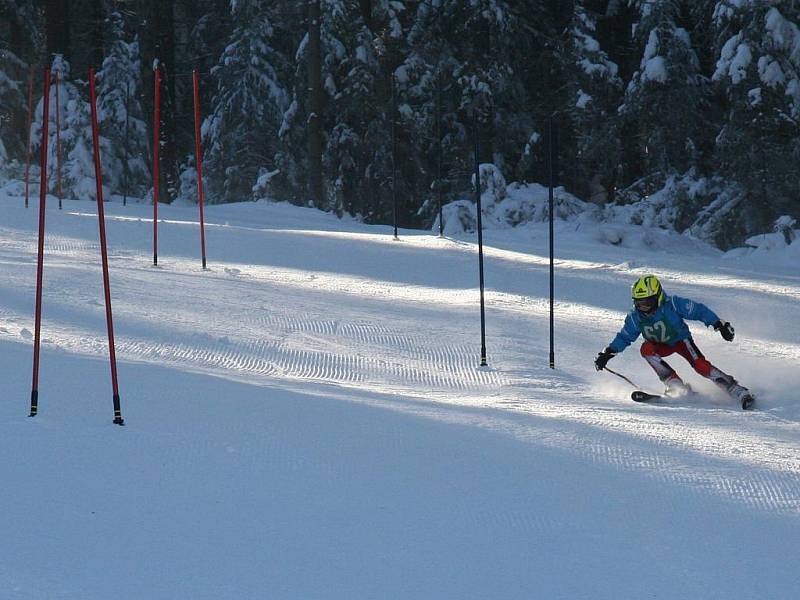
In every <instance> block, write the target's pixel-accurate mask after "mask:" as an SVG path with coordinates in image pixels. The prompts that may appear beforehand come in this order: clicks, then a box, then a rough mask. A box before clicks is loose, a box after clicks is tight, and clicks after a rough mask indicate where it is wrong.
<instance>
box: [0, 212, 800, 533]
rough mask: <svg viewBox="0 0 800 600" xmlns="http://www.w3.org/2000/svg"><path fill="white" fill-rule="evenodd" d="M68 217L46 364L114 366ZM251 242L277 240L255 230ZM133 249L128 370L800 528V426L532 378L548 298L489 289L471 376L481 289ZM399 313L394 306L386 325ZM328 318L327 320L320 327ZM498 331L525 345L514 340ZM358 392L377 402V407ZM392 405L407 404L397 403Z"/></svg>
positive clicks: (51, 276) (23, 265)
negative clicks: (447, 428)
mask: <svg viewBox="0 0 800 600" xmlns="http://www.w3.org/2000/svg"><path fill="white" fill-rule="evenodd" d="M68 216H69V217H72V218H73V220H74V219H78V221H79V225H80V227H81V228H82V229H83V231H85V232H86V236H87V237H86V238H81V237H71V236H68V235H63V234H59V233H55V234H48V236H47V239H46V244H45V300H44V302H45V311H44V322H43V329H42V337H43V348H44V351H45V352H44V358H43V360H44V361H46V360H47V356H46V355H47V353H48V352H49V351H52V350H56V349H57V350H59V351H63V352H68V353H74V354H82V355H90V356H95V357H105V356H107V353H108V347H107V340H106V337H105V329H104V320H103V319H104V312H103V304H102V302H99V301H98V300H101V299H102V297H101V296H100V295H99V294H98V291H101V290H102V287H101V275H100V269H99V266H98V264H97V262H98V256H99V245H98V243H97V242H96V241H93V240H94V237H92V236H96V231H95V230H94V229H92V228H90V227H88V225H89V224H93V225H95V226H96V221H94V222H92V221H91V220H89V217H91V218H94V219H95V220H96V216H95V215H91V214H88V213H70V214H69V215H68ZM143 221H145V222H146V219H144V220H143V219H135V218H125V217H111V218H110V223H113V227H115V228H120V227H121V228H124V227H140V226H141V225H142V222H143ZM165 223H167V224H169V223H173V224H179V225H180V226H185V225H193V226H194V225H195V224H193V223H187V222H182V223H178V221H165ZM210 227H212V228H213V227H214V224H213V223H212V224H210ZM217 230H218V231H219V234H220V236H221V235H222V233H223V232H224V233H225V235H228V236H233V235H235V233H236V231H237V229H236V228H233V227H231V228H228V227H225V228H222V227H219V228H218V229H217ZM0 233H1V234H2V235H0V262H1V263H2V264H3V265H5V266H8V267H9V268H8V269H6V272H5V274H4V279H2V280H0V286H2V288H3V289H4V290H5V291H7V292H8V294H7V296H8V297H10V298H12V297H16V296H15V295H17V294H18V295H19V297H20V298H22V297H25V298H32V296H33V289H34V288H33V285H34V281H33V279H32V277H31V274H32V271H31V265H35V260H36V239H35V233H32V232H31V231H30V230H27V231H25V230H17V229H14V228H10V227H2V228H0ZM247 233H248V235H251V236H265V237H266V236H274V235H283V234H281V233H280V232H275V231H271V230H266V229H265V230H260V229H256V228H250V229H248V231H247ZM162 235H165V237H166V235H167V234H162ZM310 235H311V238H313V239H314V240H315V242H314V243H315V244H319V247H320V252H323V253H324V252H325V244H326V242H328V241H329V240H339V241H341V240H346V241H349V242H351V243H353V244H355V245H356V247H361V248H365V249H366V248H371V246H372V245H375V246H379V247H382V248H383V247H385V248H387V249H388V251H396V250H397V248H398V245H397V243H393V242H387V240H386V236H377V235H372V234H358V233H347V232H313V234H310ZM143 237H146V236H143ZM111 239H112V240H113V238H111ZM220 239H222V238H220ZM225 239H227V238H225ZM230 239H234V238H230ZM393 244H394V245H393ZM401 248H402V251H408V250H409V249H412V250H413V249H423V250H430V249H435V250H436V251H437V252H442V253H444V254H445V256H447V259H448V260H450V261H451V263H452V264H453V265H457V264H462V262H463V261H465V260H469V261H472V260H473V258H474V256H473V255H474V253H475V246H474V244H471V243H466V242H461V241H457V240H456V241H453V240H446V239H445V240H442V239H438V238H435V237H432V236H419V235H417V236H409V237H408V238H406V239H404V241H403V246H402V247H401ZM140 250H141V249H137V248H116V247H113V246H112V248H111V249H110V259H111V271H112V298H113V305H114V309H115V320H116V325H117V332H116V333H117V348H116V350H117V357H118V359H120V360H122V361H135V362H140V363H150V364H154V365H160V366H170V367H173V368H176V369H181V370H186V371H191V372H202V373H212V374H216V375H218V376H220V377H224V378H230V379H238V380H242V381H247V382H258V383H260V384H262V385H263V386H264V387H265V389H267V390H268V389H269V388H270V387H285V388H286V389H292V390H303V389H305V388H304V386H305V387H307V386H317V385H330V386H331V390H333V391H331V394H334V395H335V396H336V397H340V398H341V399H344V400H349V401H357V402H365V403H377V404H378V405H380V406H382V407H384V408H391V409H394V410H399V411H403V412H408V413H411V414H416V415H420V416H424V417H427V418H434V419H438V420H442V421H445V422H454V423H462V424H470V425H473V426H480V427H484V428H487V429H490V430H494V431H501V432H504V433H505V434H507V435H510V436H512V437H514V438H517V439H519V440H522V441H526V442H529V443H534V444H542V445H546V446H550V447H553V448H558V449H561V450H564V451H568V452H571V453H574V454H577V455H580V456H584V457H586V458H587V459H588V460H591V461H597V462H601V463H603V464H606V465H612V466H614V467H616V468H619V469H622V470H629V471H636V472H640V473H642V474H644V475H645V476H647V477H650V478H654V479H656V480H659V481H663V482H665V483H668V484H674V485H683V486H689V487H692V488H694V489H697V490H699V491H703V492H706V493H711V494H714V495H716V496H719V497H722V498H724V499H726V500H729V501H733V502H737V503H739V504H741V505H744V506H747V507H749V508H753V509H758V510H763V511H779V512H787V513H791V514H797V515H800V436H798V433H800V426H799V425H798V423H797V422H795V421H792V420H782V419H780V418H779V417H777V416H773V415H771V414H770V413H768V412H763V411H762V412H758V411H756V412H752V413H747V414H744V413H741V412H739V411H735V410H730V407H728V408H719V407H713V406H712V407H707V406H706V407H701V408H693V407H690V406H677V407H674V408H673V409H671V410H665V409H663V408H659V407H642V406H634V405H631V404H630V403H627V402H619V401H617V400H613V399H612V400H603V399H602V398H598V397H597V396H596V395H595V394H593V393H592V391H591V389H589V390H588V391H587V384H586V381H585V379H584V378H583V377H582V376H580V375H579V376H576V375H573V374H572V373H571V372H566V373H565V372H555V373H551V372H550V371H549V370H547V369H545V368H543V367H541V366H539V367H537V366H533V362H534V361H533V360H532V358H531V357H532V355H533V354H534V353H535V354H536V355H538V356H539V357H541V356H544V355H545V349H544V347H543V345H542V344H543V342H541V340H542V339H544V333H545V332H546V321H547V318H548V315H549V312H548V311H549V304H548V303H547V300H546V298H545V297H543V296H541V297H537V296H533V295H530V294H524V293H516V292H510V291H501V290H498V289H489V290H487V296H486V299H487V311H488V312H491V318H490V325H489V331H488V346H489V348H490V363H491V364H492V368H486V369H483V368H478V367H477V362H478V360H477V348H476V344H475V341H476V340H475V338H476V335H477V331H476V327H475V317H476V305H477V291H476V290H474V289H472V288H467V287H464V288H456V287H450V288H442V287H438V286H436V285H433V284H432V283H425V282H423V281H415V280H413V279H409V280H408V281H406V282H404V283H398V282H397V281H390V280H381V279H377V278H372V277H368V276H359V275H354V274H348V273H346V272H337V271H335V270H333V269H330V270H325V269H321V268H309V269H305V268H303V267H302V266H300V265H298V266H295V267H288V266H285V265H280V264H278V263H276V264H275V265H272V264H269V259H270V257H268V256H267V257H263V258H262V260H265V261H266V263H267V264H248V263H244V262H237V261H234V260H225V261H217V260H216V259H215V258H213V245H212V250H211V252H212V258H211V269H210V271H209V272H206V273H203V272H202V271H201V270H200V269H199V266H198V265H197V260H196V259H194V258H192V259H189V258H185V257H181V256H178V255H168V254H166V253H165V254H162V255H161V256H160V266H159V268H153V267H152V266H150V265H149V264H148V259H147V252H146V251H145V252H139V251H140ZM353 252H354V254H357V253H358V252H359V250H354V251H353ZM486 255H487V259H491V260H494V261H496V264H495V266H494V268H496V269H498V270H502V269H509V270H515V269H516V270H519V269H526V268H530V267H533V268H537V269H538V268H544V267H545V266H547V265H549V262H548V260H547V258H546V257H540V256H535V255H533V254H526V253H523V252H515V251H510V250H502V249H499V248H492V247H488V248H487V252H486ZM237 258H238V259H239V261H241V260H242V259H243V257H242V256H239V257H237ZM470 264H471V263H470ZM557 268H558V269H559V270H562V271H566V273H567V274H568V276H569V277H577V278H581V279H585V280H586V281H587V282H589V283H591V285H597V284H598V283H597V282H598V281H601V280H602V281H605V282H606V283H607V284H608V285H609V286H612V285H613V286H624V285H629V283H628V280H629V279H630V276H631V273H639V272H644V271H643V270H642V269H638V268H634V269H631V268H629V267H625V266H614V265H608V264H602V263H593V262H591V261H583V260H564V259H561V260H559V261H557ZM661 272H663V273H664V278H665V279H668V280H671V281H673V282H681V283H683V284H685V285H691V286H709V287H713V288H717V289H720V290H735V291H737V292H738V293H746V294H753V295H759V294H766V295H769V296H772V297H775V298H778V299H780V300H782V301H785V302H787V303H790V302H796V301H797V300H798V299H800V285H790V284H789V283H786V284H782V283H775V282H769V281H758V280H754V279H748V278H745V277H737V276H733V275H731V276H728V275H714V274H707V273H686V272H680V271H675V270H669V269H662V270H661ZM490 279H491V275H490ZM209 282H213V286H209V285H208V283H209ZM90 285H94V286H96V287H95V288H89V287H88V286H90ZM12 290H13V291H12ZM584 300H588V299H584ZM20 302H22V300H20ZM30 304H32V300H31V302H30ZM395 305H402V306H404V307H406V310H404V311H394V310H393V308H392V307H393V306H395ZM415 310H419V311H424V317H425V318H424V320H420V321H417V319H416V318H415V317H414V311H415ZM334 312H336V313H338V314H337V316H336V318H331V314H332V313H334ZM75 314H78V315H80V318H79V319H77V320H78V321H79V322H81V323H86V322H87V321H89V322H91V323H92V325H91V326H86V327H83V328H81V327H77V326H75V325H71V323H74V322H75V321H76V320H75V319H72V318H69V316H70V315H73V316H74V315H75ZM453 315H455V318H454V317H453ZM623 317H624V313H623V312H622V311H619V310H611V309H608V308H603V307H602V306H596V305H593V304H591V303H587V302H586V301H584V302H580V301H578V300H568V299H564V300H559V302H558V305H557V308H556V319H557V321H558V323H559V329H560V334H559V335H560V336H561V339H566V340H573V339H581V335H582V334H581V332H582V331H584V330H587V329H590V330H591V329H594V330H595V331H596V330H597V329H598V323H601V324H602V325H601V326H600V328H601V329H603V330H604V331H605V332H606V333H609V334H613V332H615V331H616V327H617V326H618V325H619V324H620V323H621V320H622V318H623ZM492 319H496V321H495V323H492ZM497 322H500V323H501V324H502V327H497V325H496V323H497ZM31 331H33V315H32V313H26V312H24V311H23V309H22V308H21V307H19V306H18V307H17V308H14V307H9V306H2V307H0V337H2V338H4V339H7V340H12V341H15V342H19V343H25V344H31V343H32V342H31V339H30V338H31V336H30V332H31ZM26 332H27V334H26ZM510 332H515V333H516V332H520V333H519V336H520V337H519V338H517V337H514V336H511V335H510ZM534 332H535V334H536V335H535V336H534ZM531 337H536V340H535V341H532V340H531V339H529V338H531ZM741 339H742V341H744V342H745V343H743V344H742V345H741V346H740V348H741V352H742V353H744V354H745V355H747V356H750V357H754V358H755V357H757V358H759V359H764V358H765V357H766V358H769V359H774V360H776V361H782V362H783V363H785V364H795V365H796V364H800V344H793V343H787V342H776V341H773V340H768V339H753V338H747V337H744V338H741ZM187 340H189V341H187ZM567 343H569V342H567ZM531 345H532V347H530V346H531ZM594 350H595V349H594V348H591V349H587V348H581V347H570V348H569V349H568V350H567V351H566V352H565V354H567V355H569V356H576V357H577V356H578V355H581V354H582V356H581V358H580V360H584V361H586V360H588V359H587V358H586V356H588V355H590V354H591V353H592V352H593V351H594ZM123 373H124V367H123ZM123 385H124V374H123ZM367 392H374V393H375V394H377V395H379V396H378V397H380V398H382V400H380V401H376V400H374V399H371V398H370V397H369V396H368V394H367ZM43 393H46V392H45V391H43ZM620 395H622V394H620ZM625 395H627V392H625ZM393 397H404V398H407V399H412V400H413V402H395V401H393V400H392V398H393ZM476 409H477V412H476ZM494 518H500V519H502V518H509V519H513V518H515V517H514V516H512V515H505V516H502V515H498V516H496V517H494Z"/></svg>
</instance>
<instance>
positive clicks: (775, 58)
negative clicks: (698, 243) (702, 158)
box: [713, 0, 800, 235]
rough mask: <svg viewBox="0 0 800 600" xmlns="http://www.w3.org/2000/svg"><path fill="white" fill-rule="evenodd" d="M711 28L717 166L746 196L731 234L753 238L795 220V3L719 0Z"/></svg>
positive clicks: (799, 124) (799, 65)
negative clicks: (721, 117) (720, 117)
mask: <svg viewBox="0 0 800 600" xmlns="http://www.w3.org/2000/svg"><path fill="white" fill-rule="evenodd" d="M714 23H715V26H716V27H717V31H718V33H719V48H720V53H719V60H718V62H717V65H716V71H715V72H714V76H713V79H714V81H715V82H717V84H718V85H719V87H720V89H721V91H722V93H723V94H724V97H725V98H726V99H727V102H728V105H727V115H726V119H725V124H724V126H723V127H722V130H721V131H720V132H719V135H718V136H717V151H718V154H717V156H718V162H719V165H720V167H721V171H722V173H723V174H725V175H726V176H728V177H730V178H731V179H733V180H734V181H736V182H738V183H739V184H740V185H741V186H742V187H743V189H744V191H745V193H746V201H742V202H740V205H739V206H738V207H736V213H737V215H738V216H737V218H736V221H737V223H736V225H737V229H741V231H742V232H743V234H745V235H746V234H751V233H761V232H763V231H766V230H767V229H768V228H769V226H770V224H771V223H772V222H773V221H774V220H775V218H776V217H778V216H780V215H783V214H790V215H793V216H795V217H797V216H800V203H798V186H799V185H800V175H798V168H797V165H798V162H799V161H800V29H798V23H800V5H797V4H796V3H793V2H767V1H764V0H747V1H742V0H737V1H732V0H723V1H720V2H718V3H717V7H716V10H715V12H714Z"/></svg>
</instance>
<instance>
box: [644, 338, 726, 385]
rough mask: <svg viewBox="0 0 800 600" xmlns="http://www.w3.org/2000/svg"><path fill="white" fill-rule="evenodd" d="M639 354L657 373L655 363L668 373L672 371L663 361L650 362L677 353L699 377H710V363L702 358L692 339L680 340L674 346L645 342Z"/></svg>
mask: <svg viewBox="0 0 800 600" xmlns="http://www.w3.org/2000/svg"><path fill="white" fill-rule="evenodd" d="M641 352H642V356H643V357H644V358H645V359H648V358H649V359H650V360H647V362H648V363H650V365H651V366H653V368H654V369H655V370H656V372H658V371H659V369H658V368H657V367H656V364H657V362H660V363H661V364H662V365H664V366H666V367H667V368H668V369H669V370H670V371H672V369H671V368H670V367H669V365H667V364H666V363H665V362H663V361H657V362H656V361H654V360H652V359H653V358H654V357H657V356H658V357H663V356H669V355H670V354H674V353H676V352H677V353H678V354H680V355H681V356H682V357H683V358H685V359H686V360H687V361H689V364H690V365H692V368H693V369H694V370H695V371H697V372H698V373H700V375H702V376H703V377H711V369H712V368H713V367H712V365H711V363H710V362H708V361H707V360H706V358H705V356H703V353H702V352H700V349H699V348H698V347H697V346H696V345H695V343H694V341H692V338H688V339H685V340H681V341H680V342H678V343H677V344H675V345H674V346H670V345H668V344H661V343H659V342H645V343H644V344H642V348H641ZM654 363H656V364H654ZM658 375H659V376H660V377H663V375H666V373H663V374H662V373H658Z"/></svg>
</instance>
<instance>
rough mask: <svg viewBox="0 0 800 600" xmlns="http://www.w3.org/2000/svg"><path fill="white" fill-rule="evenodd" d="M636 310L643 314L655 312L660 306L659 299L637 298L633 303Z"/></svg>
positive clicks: (655, 297)
mask: <svg viewBox="0 0 800 600" xmlns="http://www.w3.org/2000/svg"><path fill="white" fill-rule="evenodd" d="M633 305H634V306H635V307H636V310H638V311H641V312H643V313H649V312H653V311H654V310H655V309H656V306H658V297H657V296H650V297H649V298H637V299H635V300H634V301H633Z"/></svg>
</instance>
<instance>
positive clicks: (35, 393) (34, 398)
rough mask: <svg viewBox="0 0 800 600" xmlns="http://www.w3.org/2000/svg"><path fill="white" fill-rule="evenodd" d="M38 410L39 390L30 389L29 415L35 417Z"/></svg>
mask: <svg viewBox="0 0 800 600" xmlns="http://www.w3.org/2000/svg"><path fill="white" fill-rule="evenodd" d="M38 410H39V390H31V414H29V415H28V416H29V417H35V416H36V413H37V412H38Z"/></svg>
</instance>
